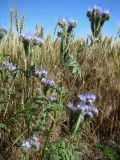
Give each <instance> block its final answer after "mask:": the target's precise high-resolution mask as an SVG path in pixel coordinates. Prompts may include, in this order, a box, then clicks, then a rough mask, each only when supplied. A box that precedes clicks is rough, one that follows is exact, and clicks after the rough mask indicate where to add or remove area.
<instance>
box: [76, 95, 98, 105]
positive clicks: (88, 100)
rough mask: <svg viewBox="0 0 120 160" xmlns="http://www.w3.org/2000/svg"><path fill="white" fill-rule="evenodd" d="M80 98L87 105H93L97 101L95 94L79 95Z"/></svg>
mask: <svg viewBox="0 0 120 160" xmlns="http://www.w3.org/2000/svg"><path fill="white" fill-rule="evenodd" d="M78 98H79V99H80V100H81V101H82V102H85V103H93V102H95V100H96V95H94V94H93V93H85V94H78Z"/></svg>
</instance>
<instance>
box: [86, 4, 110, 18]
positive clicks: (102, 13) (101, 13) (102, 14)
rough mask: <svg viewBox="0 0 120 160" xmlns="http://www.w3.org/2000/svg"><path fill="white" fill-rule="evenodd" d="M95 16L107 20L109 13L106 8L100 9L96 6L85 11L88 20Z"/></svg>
mask: <svg viewBox="0 0 120 160" xmlns="http://www.w3.org/2000/svg"><path fill="white" fill-rule="evenodd" d="M94 16H96V19H101V20H102V21H105V20H109V18H110V13H109V11H108V10H102V9H101V8H100V7H98V6H94V7H93V8H91V9H89V10H88V12H87V17H88V18H89V20H90V21H92V18H93V17H94Z"/></svg>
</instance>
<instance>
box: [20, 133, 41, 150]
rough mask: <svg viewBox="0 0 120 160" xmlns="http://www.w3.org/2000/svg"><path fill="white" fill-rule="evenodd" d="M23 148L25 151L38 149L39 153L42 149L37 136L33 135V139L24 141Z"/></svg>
mask: <svg viewBox="0 0 120 160" xmlns="http://www.w3.org/2000/svg"><path fill="white" fill-rule="evenodd" d="M21 147H22V148H23V149H25V150H28V149H32V148H36V150H37V151H38V150H39V148H40V141H39V139H38V138H37V137H36V136H35V135H33V136H32V137H31V138H28V139H26V140H24V141H22V144H21Z"/></svg>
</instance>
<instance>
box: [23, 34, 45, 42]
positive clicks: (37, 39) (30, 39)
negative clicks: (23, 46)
mask: <svg viewBox="0 0 120 160" xmlns="http://www.w3.org/2000/svg"><path fill="white" fill-rule="evenodd" d="M21 38H22V40H23V41H27V42H32V43H33V44H43V43H44V40H43V38H41V37H38V36H37V35H35V34H32V33H25V34H21Z"/></svg>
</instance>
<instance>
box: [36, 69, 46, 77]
mask: <svg viewBox="0 0 120 160" xmlns="http://www.w3.org/2000/svg"><path fill="white" fill-rule="evenodd" d="M47 74H48V71H47V70H45V69H36V70H35V71H34V75H36V76H41V77H46V76H47Z"/></svg>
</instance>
